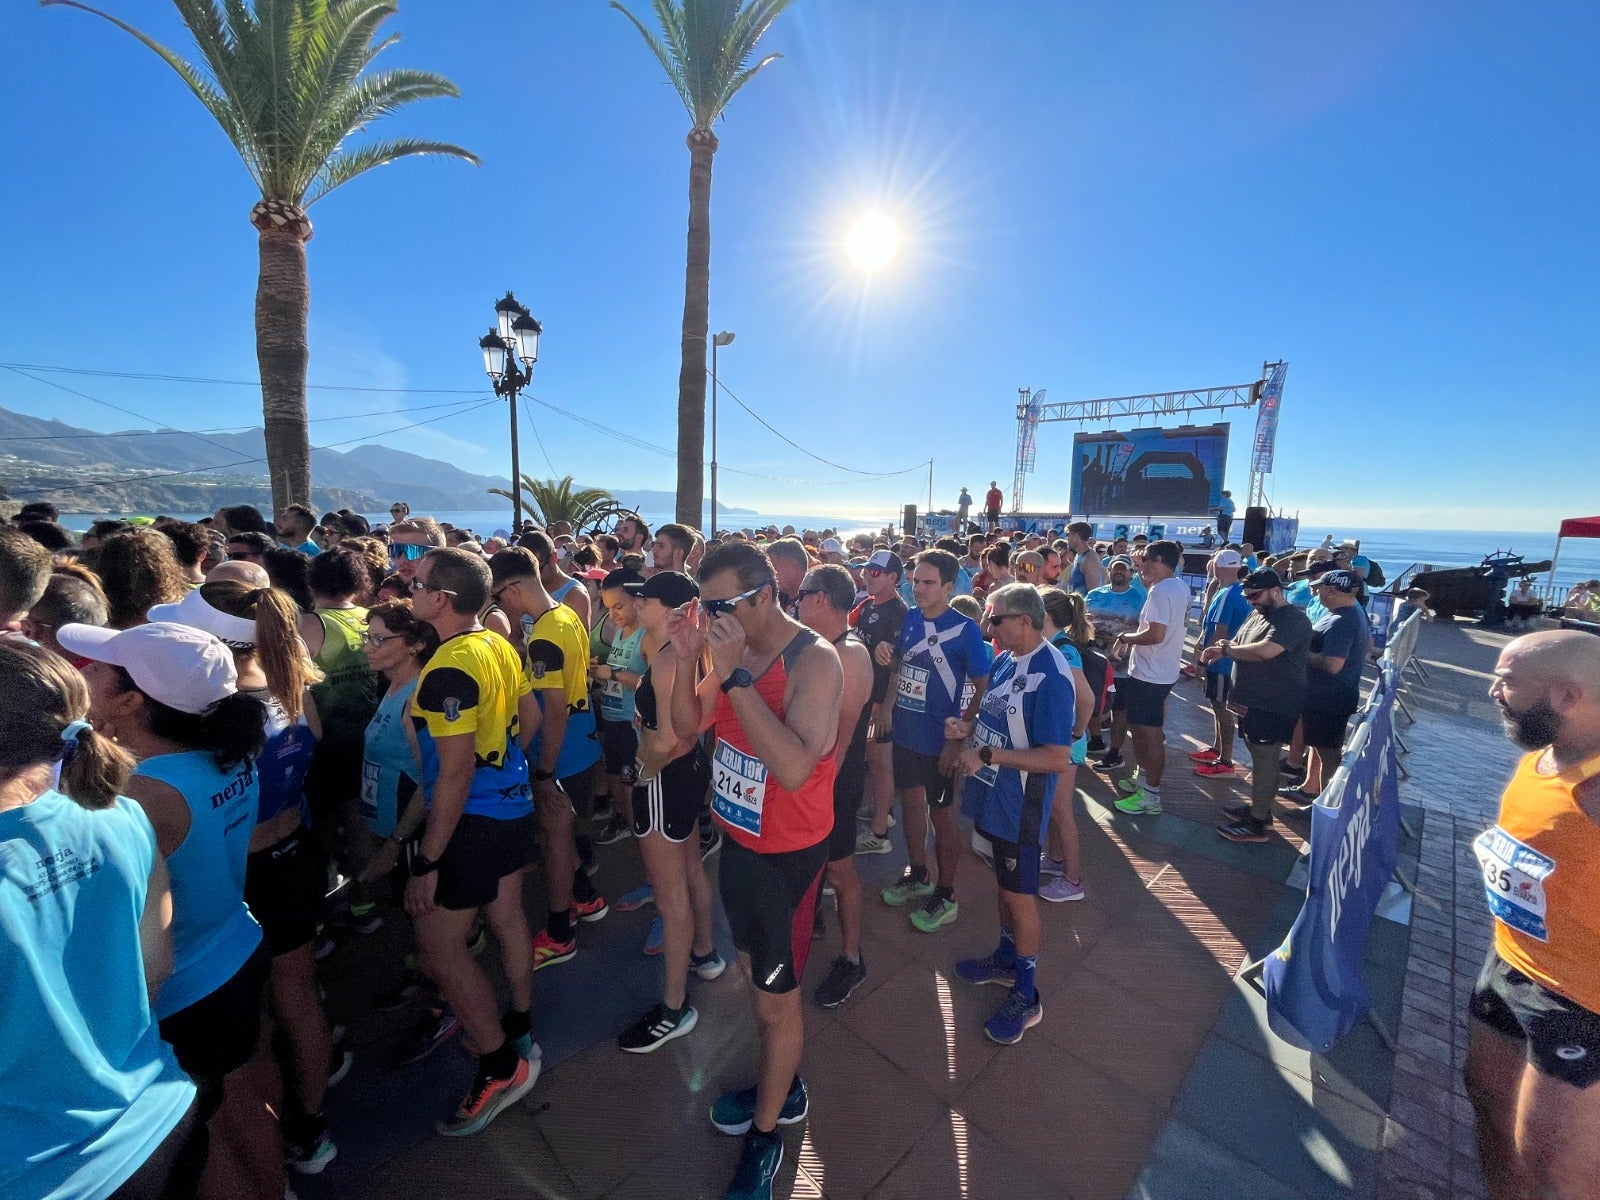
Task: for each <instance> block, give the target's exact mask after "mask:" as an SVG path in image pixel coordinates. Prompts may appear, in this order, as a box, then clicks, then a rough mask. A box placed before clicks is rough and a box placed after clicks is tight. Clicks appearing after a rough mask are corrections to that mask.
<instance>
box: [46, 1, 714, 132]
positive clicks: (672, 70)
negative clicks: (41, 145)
mask: <svg viewBox="0 0 1600 1200" xmlns="http://www.w3.org/2000/svg"><path fill="white" fill-rule="evenodd" d="M63 2H64V0H63ZM659 3H660V0H657V4H658V5H659ZM611 7H612V8H614V9H616V10H617V11H618V12H619V13H621V14H622V15H623V16H625V17H627V18H628V20H630V21H632V22H633V27H634V28H635V29H637V30H638V31H639V36H640V37H642V38H643V39H644V44H645V45H647V46H649V47H650V53H652V54H654V55H655V56H656V61H657V62H659V63H660V64H661V69H662V70H663V71H665V72H666V75H667V81H668V82H669V83H671V84H672V87H673V90H674V91H676V92H677V93H678V99H680V100H682V101H683V107H684V109H685V110H687V112H688V113H689V117H690V119H691V120H692V119H693V118H694V99H693V97H692V96H691V95H690V92H689V83H688V80H687V78H686V77H685V76H684V73H683V70H682V68H681V66H680V60H679V59H677V58H676V57H674V55H673V52H672V51H670V50H668V49H667V47H666V46H665V45H664V44H663V43H662V40H661V39H660V38H659V37H657V36H656V35H655V34H654V33H653V32H651V30H650V28H649V27H648V26H647V25H646V24H645V23H644V22H643V21H641V20H639V18H638V17H636V16H634V15H633V14H632V13H631V12H629V11H628V10H627V9H626V8H625V7H624V6H623V5H621V4H620V3H618V0H611ZM656 15H657V18H658V19H659V17H660V9H659V7H658V8H657V12H656ZM664 27H665V26H664Z"/></svg>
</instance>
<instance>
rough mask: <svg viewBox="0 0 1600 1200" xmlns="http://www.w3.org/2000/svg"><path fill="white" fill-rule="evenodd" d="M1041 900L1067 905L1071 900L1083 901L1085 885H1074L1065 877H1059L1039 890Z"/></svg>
mask: <svg viewBox="0 0 1600 1200" xmlns="http://www.w3.org/2000/svg"><path fill="white" fill-rule="evenodd" d="M1039 899H1041V900H1048V901H1049V902H1050V903H1051V904H1065V903H1066V902H1067V901H1069V900H1082V899H1083V884H1081V883H1073V882H1072V880H1070V879H1068V878H1067V877H1066V876H1065V875H1058V876H1056V877H1055V878H1054V879H1052V880H1051V881H1050V882H1049V883H1047V884H1045V885H1044V886H1043V887H1042V888H1040V889H1039Z"/></svg>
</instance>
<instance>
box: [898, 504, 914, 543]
mask: <svg viewBox="0 0 1600 1200" xmlns="http://www.w3.org/2000/svg"><path fill="white" fill-rule="evenodd" d="M900 532H901V533H903V534H905V535H906V536H907V537H916V536H917V506H916V505H915V504H908V505H906V509H905V515H904V516H902V517H901V519H900Z"/></svg>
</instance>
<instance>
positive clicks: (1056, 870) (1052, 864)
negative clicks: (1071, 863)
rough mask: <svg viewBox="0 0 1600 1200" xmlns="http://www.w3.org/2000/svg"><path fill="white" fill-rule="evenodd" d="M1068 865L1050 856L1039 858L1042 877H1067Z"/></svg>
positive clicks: (1045, 855)
mask: <svg viewBox="0 0 1600 1200" xmlns="http://www.w3.org/2000/svg"><path fill="white" fill-rule="evenodd" d="M1066 871H1067V864H1066V863H1064V862H1062V861H1061V860H1060V859H1059V858H1051V857H1050V856H1049V855H1048V854H1043V855H1040V856H1039V874H1040V875H1065V874H1066Z"/></svg>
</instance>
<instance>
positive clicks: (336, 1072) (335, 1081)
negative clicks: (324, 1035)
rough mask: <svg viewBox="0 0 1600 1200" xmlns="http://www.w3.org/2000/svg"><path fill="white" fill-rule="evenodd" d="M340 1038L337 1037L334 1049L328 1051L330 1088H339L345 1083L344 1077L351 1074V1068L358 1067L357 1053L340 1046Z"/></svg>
mask: <svg viewBox="0 0 1600 1200" xmlns="http://www.w3.org/2000/svg"><path fill="white" fill-rule="evenodd" d="M340 1040H341V1039H340V1038H338V1037H335V1038H334V1042H333V1049H331V1050H329V1051H328V1086H329V1087H337V1086H338V1085H339V1084H340V1083H342V1082H344V1077H345V1076H346V1075H348V1074H350V1068H351V1067H353V1066H355V1065H356V1052H355V1051H354V1050H347V1049H346V1048H345V1047H343V1046H341V1045H340V1044H339V1042H340Z"/></svg>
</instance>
